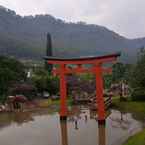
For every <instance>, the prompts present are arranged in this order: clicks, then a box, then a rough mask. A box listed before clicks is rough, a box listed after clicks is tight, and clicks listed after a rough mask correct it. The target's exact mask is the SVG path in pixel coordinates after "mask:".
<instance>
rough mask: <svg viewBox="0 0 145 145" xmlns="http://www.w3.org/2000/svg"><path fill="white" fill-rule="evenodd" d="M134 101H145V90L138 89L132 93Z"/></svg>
mask: <svg viewBox="0 0 145 145" xmlns="http://www.w3.org/2000/svg"><path fill="white" fill-rule="evenodd" d="M132 100H133V101H145V90H144V88H136V89H134V90H133V92H132Z"/></svg>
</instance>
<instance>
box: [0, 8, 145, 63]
mask: <svg viewBox="0 0 145 145" xmlns="http://www.w3.org/2000/svg"><path fill="white" fill-rule="evenodd" d="M48 32H49V33H50V34H51V35H52V40H53V53H54V55H59V56H61V57H64V56H70V57H71V56H80V55H96V54H100V55H101V54H105V53H111V52H118V51H121V52H122V57H121V60H122V61H125V62H134V61H135V60H136V56H137V52H138V48H140V47H142V46H144V45H145V38H140V39H127V38H125V37H123V36H120V35H119V34H117V33H115V32H113V31H110V30H109V29H107V28H105V27H102V26H98V25H88V24H85V23H83V22H78V23H66V22H64V21H62V20H60V19H56V18H54V17H53V16H51V15H36V16H25V17H22V16H20V15H17V14H16V13H15V12H14V11H12V10H10V9H7V8H4V7H2V6H0V54H1V55H10V56H14V57H17V58H21V59H36V60H38V59H41V58H42V57H43V56H44V55H45V52H46V35H47V33H48Z"/></svg>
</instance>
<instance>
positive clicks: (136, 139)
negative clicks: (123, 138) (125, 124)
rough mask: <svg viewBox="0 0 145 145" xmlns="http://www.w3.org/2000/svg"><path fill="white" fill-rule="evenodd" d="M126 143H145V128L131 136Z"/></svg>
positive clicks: (144, 144)
mask: <svg viewBox="0 0 145 145" xmlns="http://www.w3.org/2000/svg"><path fill="white" fill-rule="evenodd" d="M124 145H145V129H144V130H143V131H142V132H139V133H137V134H136V135H134V136H132V137H130V138H129V139H128V141H127V142H126V143H125V144H124Z"/></svg>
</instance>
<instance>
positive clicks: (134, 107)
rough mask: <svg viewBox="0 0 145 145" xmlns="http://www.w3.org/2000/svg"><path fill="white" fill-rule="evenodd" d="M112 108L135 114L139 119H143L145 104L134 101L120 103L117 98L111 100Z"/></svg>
mask: <svg viewBox="0 0 145 145" xmlns="http://www.w3.org/2000/svg"><path fill="white" fill-rule="evenodd" d="M113 107H114V108H116V109H118V110H120V111H122V112H130V113H133V114H137V115H138V116H139V117H143V119H144V118H145V102H135V101H130V100H129V101H121V102H120V100H119V98H118V97H117V98H114V99H113Z"/></svg>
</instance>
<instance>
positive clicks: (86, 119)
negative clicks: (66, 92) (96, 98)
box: [0, 106, 143, 145]
mask: <svg viewBox="0 0 145 145" xmlns="http://www.w3.org/2000/svg"><path fill="white" fill-rule="evenodd" d="M70 110H71V111H70V113H69V117H68V118H67V121H60V119H59V115H58V113H57V112H55V111H54V110H53V109H52V110H50V108H49V109H41V110H37V111H32V112H23V113H22V112H21V113H20V112H17V113H7V114H6V113H4V114H0V145H121V144H122V143H123V142H124V141H125V140H126V139H127V138H128V137H129V136H131V135H133V134H134V133H136V132H137V131H139V130H141V129H142V127H143V124H142V123H141V122H139V121H137V120H135V119H134V118H133V117H132V114H130V113H126V114H122V113H120V112H119V111H117V110H111V111H110V112H108V114H107V115H108V117H107V120H106V126H98V123H97V115H96V112H94V111H91V110H89V108H88V107H84V106H73V107H72V108H70Z"/></svg>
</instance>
